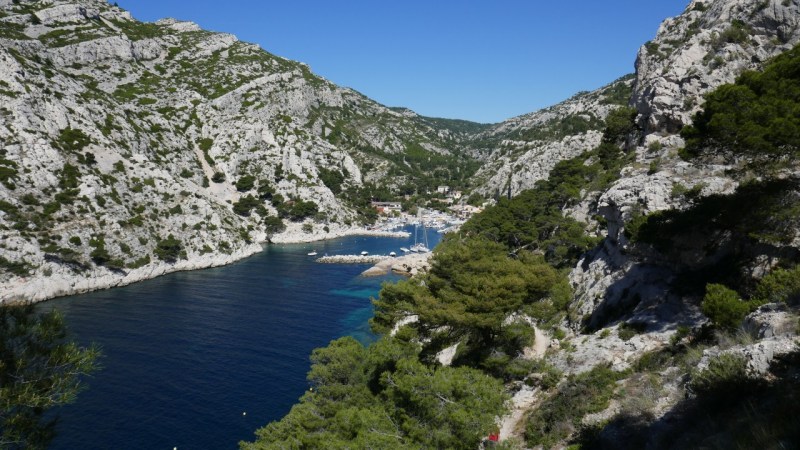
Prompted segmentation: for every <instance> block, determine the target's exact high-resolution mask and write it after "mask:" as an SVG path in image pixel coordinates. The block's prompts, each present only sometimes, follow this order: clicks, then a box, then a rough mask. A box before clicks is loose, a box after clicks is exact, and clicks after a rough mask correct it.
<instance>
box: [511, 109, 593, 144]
mask: <svg viewBox="0 0 800 450" xmlns="http://www.w3.org/2000/svg"><path fill="white" fill-rule="evenodd" d="M601 129H603V121H602V120H601V119H599V118H597V117H595V116H593V115H589V116H583V115H572V116H566V117H563V118H555V119H552V120H549V121H548V122H545V123H544V124H542V125H541V126H536V127H531V128H525V129H521V130H519V131H516V132H514V133H512V134H511V136H510V137H511V138H512V139H516V140H521V141H557V140H560V139H562V138H564V137H565V136H572V135H576V134H583V133H586V132H587V131H591V130H601Z"/></svg>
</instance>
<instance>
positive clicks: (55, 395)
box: [0, 305, 99, 449]
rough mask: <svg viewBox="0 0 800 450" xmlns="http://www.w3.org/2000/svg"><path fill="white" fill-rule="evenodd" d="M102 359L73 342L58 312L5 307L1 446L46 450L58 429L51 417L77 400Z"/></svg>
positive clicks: (0, 314)
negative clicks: (83, 378) (55, 409)
mask: <svg viewBox="0 0 800 450" xmlns="http://www.w3.org/2000/svg"><path fill="white" fill-rule="evenodd" d="M98 355H99V351H98V350H97V349H96V348H83V347H80V346H78V345H77V344H76V343H74V342H72V341H71V340H69V339H68V337H67V335H66V330H65V325H64V320H63V318H62V317H61V315H60V314H58V313H57V312H55V311H53V312H49V313H36V311H35V310H34V308H33V306H32V305H2V306H0V447H1V448H4V449H40V448H46V447H47V445H48V444H49V442H50V441H51V440H52V438H53V436H54V426H55V418H53V417H52V416H51V415H48V414H47V412H48V411H49V410H51V409H52V408H53V407H56V406H60V405H64V404H66V403H70V402H72V401H74V400H75V397H76V395H77V394H78V392H79V391H80V390H81V389H82V387H83V384H82V382H81V376H82V375H85V374H88V373H91V372H93V371H94V370H95V369H96V368H97V365H96V360H97V357H98Z"/></svg>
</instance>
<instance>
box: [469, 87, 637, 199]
mask: <svg viewBox="0 0 800 450" xmlns="http://www.w3.org/2000/svg"><path fill="white" fill-rule="evenodd" d="M631 83H632V79H631V78H630V77H625V78H621V79H620V80H617V81H615V82H614V83H612V84H610V85H608V86H605V87H603V88H600V89H598V90H597V91H594V92H588V93H581V94H578V95H576V96H574V97H573V98H571V99H569V100H566V101H564V102H562V103H559V104H558V105H555V106H551V107H549V108H545V109H543V110H541V111H537V112H534V113H530V114H526V115H523V116H519V117H515V118H512V119H509V120H507V121H505V122H502V123H499V124H497V125H495V126H493V127H491V128H490V129H489V130H487V131H484V132H483V133H481V134H479V135H478V136H477V137H476V138H475V141H477V144H474V145H475V146H476V148H474V149H473V150H472V151H473V152H474V153H475V154H476V155H477V156H479V157H481V158H482V159H483V160H484V162H485V164H484V165H483V167H481V169H480V170H479V171H478V173H477V174H476V175H475V177H476V179H478V180H480V184H479V186H478V187H477V188H476V190H475V191H476V192H478V193H480V194H483V195H495V194H500V195H506V194H507V193H508V192H509V188H510V191H511V195H516V194H519V193H520V192H521V191H524V190H526V189H531V188H533V186H534V185H535V184H536V182H537V181H539V180H543V179H546V178H547V177H548V176H549V175H550V170H552V169H553V166H555V165H556V163H558V162H559V161H563V160H565V159H570V158H574V157H576V156H578V155H580V154H581V153H583V152H586V151H588V150H592V149H593V148H595V147H597V146H598V145H599V144H600V139H601V137H602V134H603V133H602V130H603V128H604V126H605V125H604V122H603V121H604V120H605V118H606V116H608V113H609V112H610V111H612V110H613V109H616V108H619V107H620V106H622V105H620V104H619V100H618V99H617V98H616V97H615V96H614V92H615V91H616V90H622V91H626V90H628V89H629V88H630V85H631ZM623 98H624V96H623ZM623 101H624V100H623ZM481 142H489V143H490V145H491V144H494V147H492V148H488V149H487V148H482V145H486V144H481ZM487 152H488V153H487Z"/></svg>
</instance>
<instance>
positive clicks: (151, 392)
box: [43, 232, 440, 450]
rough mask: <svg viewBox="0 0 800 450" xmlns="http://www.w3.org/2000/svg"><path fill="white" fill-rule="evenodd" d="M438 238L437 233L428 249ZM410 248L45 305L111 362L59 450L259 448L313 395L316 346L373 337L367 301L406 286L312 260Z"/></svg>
mask: <svg viewBox="0 0 800 450" xmlns="http://www.w3.org/2000/svg"><path fill="white" fill-rule="evenodd" d="M439 237H440V235H438V234H437V233H435V232H430V233H429V240H430V242H431V245H434V244H435V243H436V242H438V240H439ZM411 240H413V238H411ZM409 241H410V240H405V239H392V238H373V237H350V238H342V239H337V240H332V241H327V242H320V243H313V244H302V245H280V246H269V247H268V248H267V249H266V250H265V251H264V252H262V253H260V254H258V255H255V256H253V257H251V258H248V259H246V260H243V261H240V262H238V263H236V264H233V265H230V266H225V267H220V268H215V269H206V270H199V271H192V272H180V273H174V274H170V275H166V276H163V277H159V278H156V279H153V280H148V281H144V282H141V283H137V284H134V285H131V286H126V287H122V288H115V289H110V290H105V291H99V292H93V293H90V294H84V295H77V296H71V297H64V298H60V299H56V300H53V301H50V302H47V303H45V304H44V305H43V307H45V308H49V307H54V308H57V309H58V310H60V311H62V312H63V314H64V315H65V317H66V320H67V323H68V326H69V329H70V331H71V333H72V334H73V336H74V337H75V338H76V339H77V340H78V341H79V342H81V343H82V344H88V343H91V342H94V343H96V344H98V345H99V346H100V347H101V349H102V351H103V355H104V357H103V358H102V360H101V364H102V366H103V367H102V369H101V370H100V371H98V372H97V373H96V374H94V376H92V377H91V378H88V379H87V380H86V381H87V384H88V386H89V388H88V390H86V391H85V392H82V393H81V394H80V395H79V397H78V400H77V402H76V403H74V404H72V405H68V406H66V407H64V408H62V409H61V410H60V421H59V424H58V428H57V437H56V439H55V441H54V442H53V445H52V448H54V449H172V448H174V447H177V448H178V449H181V450H182V449H231V448H236V446H237V443H238V442H239V441H240V440H252V439H254V435H253V432H254V431H255V430H256V429H257V428H259V427H261V426H263V425H265V424H267V423H268V422H270V421H273V420H277V419H280V418H281V417H282V416H283V415H285V414H286V413H287V412H288V411H289V409H290V408H291V405H292V404H293V403H295V402H296V401H297V399H298V398H299V397H300V396H301V395H302V393H303V392H304V390H305V389H307V387H308V385H307V383H306V380H305V376H306V373H307V371H308V369H309V366H310V362H309V359H308V358H309V355H310V353H311V351H312V350H313V349H314V348H317V347H321V346H325V345H327V344H328V342H330V341H331V340H333V339H336V338H338V337H341V336H345V335H351V336H355V337H356V338H357V339H359V340H361V341H362V342H369V341H370V340H372V339H374V336H373V335H372V334H371V333H370V331H369V326H368V325H367V320H368V319H369V318H370V317H371V316H372V305H371V303H370V297H374V296H376V295H377V293H378V291H379V289H380V285H381V283H383V282H387V281H393V280H396V279H398V278H397V277H396V276H386V277H380V278H362V277H359V274H360V273H361V272H362V271H363V270H365V269H366V268H368V267H369V265H330V264H318V263H315V262H314V261H313V258H312V257H310V256H307V255H306V253H308V252H310V251H311V250H316V251H317V252H319V254H320V255H322V254H325V253H328V254H354V253H359V252H361V251H362V250H366V251H368V252H370V253H372V254H378V253H382V254H386V253H388V252H390V251H395V252H397V253H398V254H399V253H400V250H399V248H400V247H401V246H406V247H408V246H409V245H410V242H409ZM243 413H246V415H245V414H243Z"/></svg>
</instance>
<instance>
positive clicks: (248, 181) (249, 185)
mask: <svg viewBox="0 0 800 450" xmlns="http://www.w3.org/2000/svg"><path fill="white" fill-rule="evenodd" d="M255 184H256V177H254V176H252V175H244V176H242V177H241V178H239V179H238V180H237V181H236V190H237V191H239V192H247V191H249V190H250V189H253V187H254V186H255Z"/></svg>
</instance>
